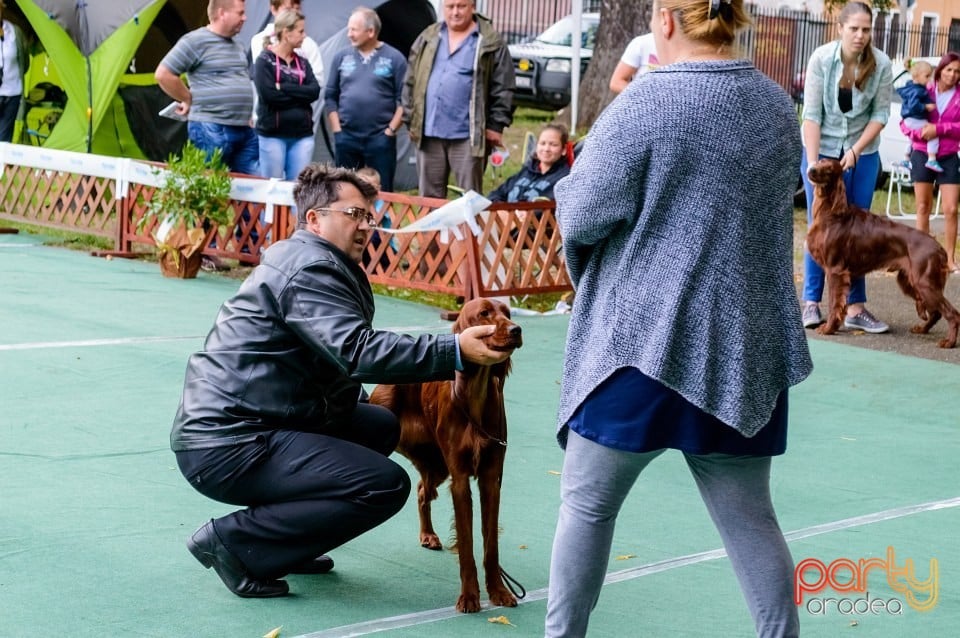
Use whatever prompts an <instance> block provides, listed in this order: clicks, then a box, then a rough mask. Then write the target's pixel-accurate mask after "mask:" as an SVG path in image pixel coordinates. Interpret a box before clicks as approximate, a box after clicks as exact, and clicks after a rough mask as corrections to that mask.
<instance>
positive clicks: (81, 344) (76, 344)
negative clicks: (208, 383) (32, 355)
mask: <svg viewBox="0 0 960 638" xmlns="http://www.w3.org/2000/svg"><path fill="white" fill-rule="evenodd" d="M440 328H443V326H442V325H436V326H397V327H392V326H391V327H387V328H378V330H387V331H390V332H400V333H404V332H435V331H437V330H438V329H440ZM203 338H204V337H203V336H199V337H198V336H188V337H124V338H122V339H86V340H83V341H35V342H33V343H0V351H3V350H39V349H41V348H90V347H95V346H122V345H128V344H131V343H153V342H162V341H186V340H189V339H203Z"/></svg>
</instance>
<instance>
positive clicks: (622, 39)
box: [577, 0, 653, 132]
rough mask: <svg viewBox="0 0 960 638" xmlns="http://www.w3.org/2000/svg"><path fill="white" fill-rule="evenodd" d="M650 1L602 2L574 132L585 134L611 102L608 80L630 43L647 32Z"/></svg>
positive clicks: (622, 0) (648, 29) (583, 80)
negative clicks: (577, 130)
mask: <svg viewBox="0 0 960 638" xmlns="http://www.w3.org/2000/svg"><path fill="white" fill-rule="evenodd" d="M652 4H653V2H652V0H603V2H601V4H600V26H599V27H598V28H597V39H596V42H595V43H594V47H593V57H592V58H591V60H590V65H589V66H588V67H587V71H586V73H584V75H583V79H582V80H581V81H580V105H579V111H578V113H577V128H578V129H579V131H582V132H586V131H588V130H589V129H590V127H591V126H593V122H594V121H595V120H596V119H597V116H599V115H600V112H601V111H603V109H604V107H606V106H607V104H609V103H610V100H612V99H613V98H614V94H613V92H612V91H611V90H610V76H611V75H613V70H614V69H615V68H617V63H618V62H620V56H622V55H623V50H624V49H625V48H626V46H627V44H629V42H630V40H632V39H633V38H635V37H637V36H638V35H643V34H644V33H648V32H649V31H650V9H651V6H652Z"/></svg>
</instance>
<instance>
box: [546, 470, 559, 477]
mask: <svg viewBox="0 0 960 638" xmlns="http://www.w3.org/2000/svg"><path fill="white" fill-rule="evenodd" d="M547 474H553V475H555V476H560V472H558V471H556V470H547Z"/></svg>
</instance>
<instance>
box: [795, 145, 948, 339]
mask: <svg viewBox="0 0 960 638" xmlns="http://www.w3.org/2000/svg"><path fill="white" fill-rule="evenodd" d="M807 175H808V177H809V178H810V181H811V182H812V183H813V185H814V198H813V224H811V226H810V230H809V231H808V232H807V250H809V251H810V256H811V257H813V258H814V260H815V261H816V262H817V263H818V264H820V266H821V267H822V268H823V270H824V272H825V274H826V277H827V284H828V285H829V287H830V314H829V316H828V318H827V321H826V323H824V324H823V325H822V326H820V327H819V328H818V329H817V332H819V333H820V334H824V335H829V334H834V333H835V332H836V331H837V328H839V327H840V324H841V322H842V321H843V317H844V314H845V313H846V304H847V293H848V292H849V291H850V278H851V277H862V276H863V275H866V274H867V273H868V272H871V271H873V270H879V269H881V268H885V269H887V270H889V271H896V272H897V283H898V284H899V285H900V290H902V291H903V294H905V295H907V296H908V297H910V298H911V299H913V300H915V302H916V304H917V314H918V315H919V316H920V319H921V320H922V323H919V324H917V325H916V326H914V327H913V328H911V332H914V333H924V334H925V333H927V332H929V331H930V328H932V327H933V325H934V324H935V323H937V321H939V320H940V317H941V316H942V317H943V318H944V319H945V320H946V321H947V322H948V323H949V324H950V326H949V330H948V332H947V337H946V338H945V339H941V340H940V342H939V344H938V345H939V346H940V347H941V348H953V347H954V346H955V345H957V331H958V329H960V313H958V312H957V309H956V308H954V307H953V306H952V305H951V304H950V302H949V301H947V299H946V298H945V297H944V296H943V288H944V286H945V285H946V283H947V253H946V251H944V249H943V248H942V247H941V246H940V244H938V243H937V240H936V239H934V238H933V237H931V236H930V235H928V234H926V233H924V232H921V231H919V230H916V229H914V228H910V227H908V226H904V225H903V224H898V223H896V222H894V221H891V220H889V219H886V218H884V217H879V216H877V215H874V214H872V213H870V211H867V210H864V209H862V208H859V207H857V206H854V205H853V204H848V203H847V193H846V188H845V187H844V185H843V170H842V169H841V168H840V162H838V161H837V160H832V159H822V160H820V161H818V162H817V163H816V164H813V165H812V166H811V167H810V169H809V170H808V172H807Z"/></svg>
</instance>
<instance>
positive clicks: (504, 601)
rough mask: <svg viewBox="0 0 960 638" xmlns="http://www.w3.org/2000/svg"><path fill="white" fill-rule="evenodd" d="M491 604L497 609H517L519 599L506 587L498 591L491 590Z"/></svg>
mask: <svg viewBox="0 0 960 638" xmlns="http://www.w3.org/2000/svg"><path fill="white" fill-rule="evenodd" d="M488 593H489V594H490V604H492V605H494V606H495V607H516V606H517V598H516V596H514V595H513V594H511V593H510V590H509V589H507V588H506V587H502V588H500V589H496V590H490V591H489V592H488Z"/></svg>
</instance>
